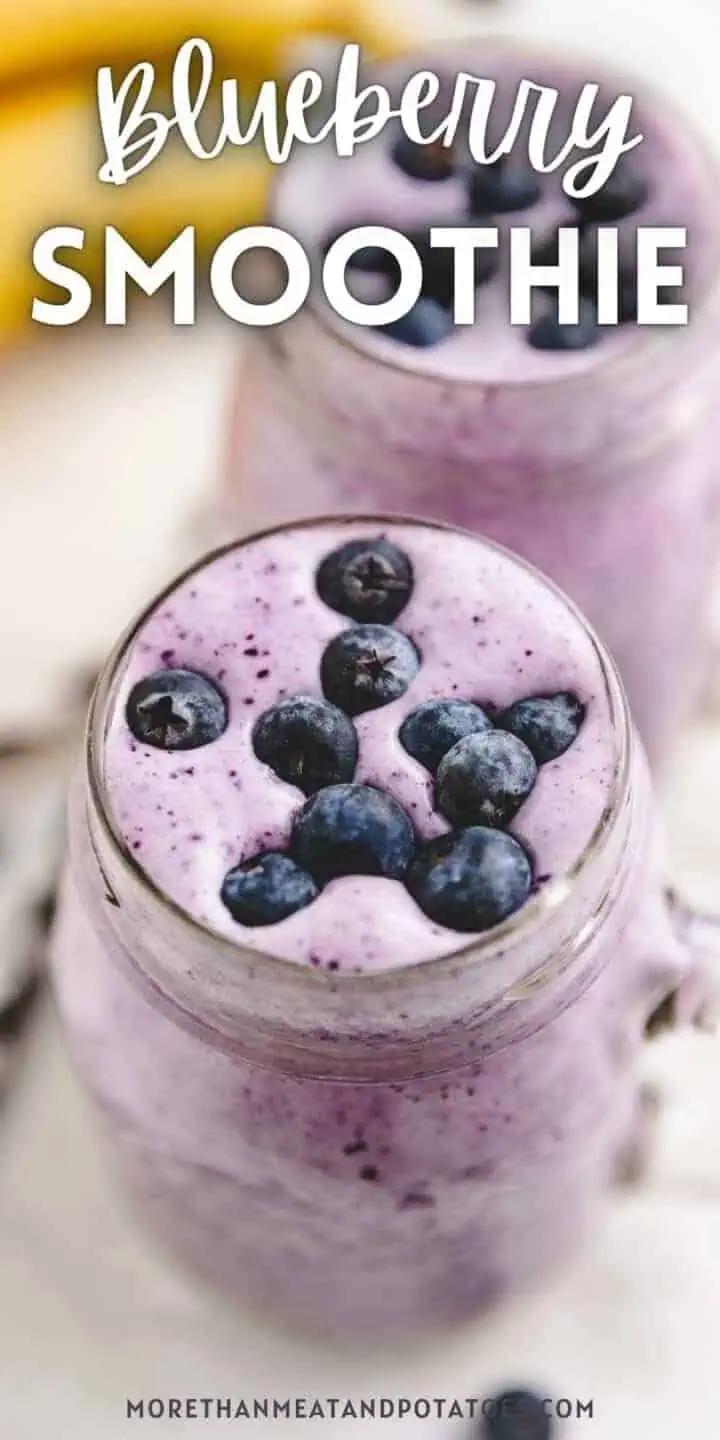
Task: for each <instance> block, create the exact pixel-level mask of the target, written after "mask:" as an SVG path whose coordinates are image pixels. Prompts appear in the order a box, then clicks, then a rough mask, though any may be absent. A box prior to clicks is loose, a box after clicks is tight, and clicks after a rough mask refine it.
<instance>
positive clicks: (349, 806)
mask: <svg viewBox="0 0 720 1440" xmlns="http://www.w3.org/2000/svg"><path fill="white" fill-rule="evenodd" d="M290 848H291V851H292V854H293V855H294V857H295V859H296V860H297V862H298V864H299V865H302V867H303V869H304V870H308V871H309V872H310V874H311V875H312V876H313V877H314V878H315V880H316V881H317V883H318V884H319V885H324V884H325V883H326V882H327V881H328V880H334V879H336V878H337V876H339V875H384V876H385V877H386V878H387V879H388V880H401V879H402V877H403V876H404V874H405V872H406V870H407V868H408V865H409V864H410V861H411V859H412V855H413V849H414V834H413V828H412V825H411V824H410V821H409V820H408V817H407V815H406V814H405V811H404V810H402V809H401V807H400V806H399V805H398V803H397V801H396V800H393V799H392V798H391V797H390V796H389V795H385V794H383V792H382V791H381V790H376V789H374V788H373V786H371V785H331V786H329V788H328V789H327V790H321V791H320V792H319V793H318V794H317V795H314V796H313V797H312V799H311V800H308V801H307V804H306V805H304V806H303V808H302V810H301V811H300V814H299V816H298V817H297V820H296V821H295V824H294V826H293V832H292V839H291V842H290Z"/></svg>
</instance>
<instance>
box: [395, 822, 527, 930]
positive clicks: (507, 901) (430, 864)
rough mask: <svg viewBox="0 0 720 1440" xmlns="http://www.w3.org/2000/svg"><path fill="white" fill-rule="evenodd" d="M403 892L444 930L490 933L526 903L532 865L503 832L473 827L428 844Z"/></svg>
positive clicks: (439, 837)
mask: <svg viewBox="0 0 720 1440" xmlns="http://www.w3.org/2000/svg"><path fill="white" fill-rule="evenodd" d="M406 884H407V888H408V890H409V892H410V894H411V895H412V897H413V899H414V900H415V901H416V903H417V904H418V905H419V907H420V909H421V910H422V911H423V913H424V914H425V915H427V916H428V917H429V919H431V920H434V921H435V922H436V923H437V924H438V925H445V926H446V927H447V928H448V930H461V931H465V932H467V931H469V932H477V931H481V930H491V929H492V928H493V926H494V925H499V924H500V923H501V921H503V920H506V919H507V917H508V915H513V914H514V913H515V911H516V910H519V909H520V907H521V905H524V904H525V901H526V900H527V899H528V896H529V894H530V890H531V888H532V866H531V864H530V861H529V859H528V857H527V855H526V853H525V851H524V850H523V848H522V845H520V844H519V843H518V841H517V840H515V839H514V837H513V836H512V835H508V834H506V833H505V831H503V830H491V829H489V828H488V827H486V826H482V825H473V826H470V828H469V829H467V830H454V831H451V832H450V833H449V834H447V835H438V836H436V838H435V839H433V840H428V841H426V842H425V843H424V844H423V845H422V846H421V847H420V848H419V849H418V851H417V853H416V855H415V858H414V860H413V862H412V864H411V866H410V869H409V871H408V875H407V880H406Z"/></svg>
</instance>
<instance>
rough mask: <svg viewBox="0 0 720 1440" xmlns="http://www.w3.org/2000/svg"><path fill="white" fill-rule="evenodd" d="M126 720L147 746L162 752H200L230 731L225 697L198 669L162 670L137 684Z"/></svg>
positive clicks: (132, 692)
mask: <svg viewBox="0 0 720 1440" xmlns="http://www.w3.org/2000/svg"><path fill="white" fill-rule="evenodd" d="M125 718H126V720H127V723H128V725H129V727H130V729H131V731H132V733H133V735H134V736H135V739H136V740H140V741H141V742H142V744H143V745H153V746H155V748H156V749H158V750H197V749H198V747H199V746H201V745H210V744H212V742H213V740H217V739H218V738H219V737H220V736H221V735H222V734H223V731H224V730H226V729H227V723H228V708H227V701H226V700H225V697H224V696H223V695H222V694H221V693H220V691H219V690H218V687H217V685H215V684H214V683H213V681H212V680H209V679H208V677H207V675H199V674H198V673H197V671H195V670H158V671H157V672H156V674H154V675H147V676H146V677H145V679H144V680H138V682H137V684H136V685H133V688H132V690H131V691H130V695H129V698H128V702H127V705H126V707H125Z"/></svg>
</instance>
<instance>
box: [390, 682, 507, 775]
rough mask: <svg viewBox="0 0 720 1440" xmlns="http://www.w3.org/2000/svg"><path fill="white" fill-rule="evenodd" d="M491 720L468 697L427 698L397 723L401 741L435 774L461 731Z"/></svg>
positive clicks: (481, 727) (472, 731) (484, 727)
mask: <svg viewBox="0 0 720 1440" xmlns="http://www.w3.org/2000/svg"><path fill="white" fill-rule="evenodd" d="M491 728H492V721H491V720H489V719H488V717H487V715H486V714H485V711H484V710H481V709H480V706H479V705H473V704H472V702H471V701H470V700H426V701H425V703H424V704H423V705H418V707H417V710H411V711H410V714H409V715H407V716H406V717H405V719H404V720H403V723H402V725H401V726H400V731H399V737H400V744H401V745H402V746H403V747H404V749H405V750H407V752H408V755H412V757H413V759H414V760H417V761H419V763H420V764H421V765H424V766H425V769H426V770H430V771H431V773H432V774H433V775H434V774H435V771H436V770H437V768H438V765H439V764H440V761H441V760H442V759H443V757H444V756H445V755H447V752H448V750H450V749H452V746H453V745H455V744H456V742H457V741H458V740H462V738H463V736H464V735H473V734H475V732H476V731H481V730H489V729H491Z"/></svg>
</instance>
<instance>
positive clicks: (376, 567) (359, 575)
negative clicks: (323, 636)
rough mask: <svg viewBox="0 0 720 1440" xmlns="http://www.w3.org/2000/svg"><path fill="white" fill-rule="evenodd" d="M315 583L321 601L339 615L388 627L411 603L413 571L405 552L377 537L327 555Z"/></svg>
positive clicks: (354, 542) (346, 546) (353, 543)
mask: <svg viewBox="0 0 720 1440" xmlns="http://www.w3.org/2000/svg"><path fill="white" fill-rule="evenodd" d="M315 583H316V586H317V592H318V595H319V596H320V599H321V600H322V601H323V602H324V603H325V604H326V605H328V606H329V607H330V609H331V610H337V612H338V614H340V615H347V617H348V619H350V620H365V621H374V622H376V623H378V624H382V625H390V624H392V622H393V620H397V617H398V615H399V614H400V611H401V610H404V608H405V606H406V605H407V602H408V600H409V599H410V596H411V594H412V588H413V569H412V565H411V563H410V560H409V558H408V556H407V555H406V554H405V551H404V550H401V549H400V546H399V545H395V544H394V542H393V541H392V540H387V539H386V538H385V536H384V535H379V536H377V537H376V538H375V539H372V540H349V541H348V542H347V544H346V545H341V546H340V547H339V549H337V550H333V551H332V552H331V554H330V555H326V557H325V559H324V560H323V562H322V564H321V565H320V566H319V568H318V572H317V576H316V581H315Z"/></svg>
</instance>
